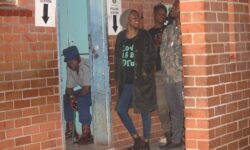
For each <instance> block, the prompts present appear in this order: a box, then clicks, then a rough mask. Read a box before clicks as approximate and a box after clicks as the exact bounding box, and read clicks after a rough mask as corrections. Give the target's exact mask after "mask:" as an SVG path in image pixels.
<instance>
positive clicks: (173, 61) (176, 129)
mask: <svg viewBox="0 0 250 150" xmlns="http://www.w3.org/2000/svg"><path fill="white" fill-rule="evenodd" d="M169 18H172V20H169V22H168V25H167V27H166V28H165V30H164V31H163V35H162V44H161V50H160V55H161V61H162V64H161V66H162V70H163V72H164V74H165V82H166V93H167V94H166V95H167V103H168V106H169V110H170V118H171V124H172V125H171V132H172V137H171V143H172V144H170V145H166V147H165V148H166V149H168V148H173V147H182V145H183V144H182V143H183V141H182V138H183V118H184V104H183V95H182V91H183V90H182V88H183V84H182V47H181V30H180V21H179V1H178V0H176V1H175V2H174V4H173V7H172V10H171V12H170V17H169Z"/></svg>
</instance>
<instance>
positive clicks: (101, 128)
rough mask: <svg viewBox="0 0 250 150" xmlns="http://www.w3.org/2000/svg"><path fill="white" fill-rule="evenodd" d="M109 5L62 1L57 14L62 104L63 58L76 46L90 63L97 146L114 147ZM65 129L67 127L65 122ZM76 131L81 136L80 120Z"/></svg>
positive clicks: (64, 73) (94, 2)
mask: <svg viewBox="0 0 250 150" xmlns="http://www.w3.org/2000/svg"><path fill="white" fill-rule="evenodd" d="M105 3H106V1H104V0H102V1H100V0H86V1H83V0H74V1H71V0H60V1H57V6H58V7H57V8H58V9H57V10H58V11H57V12H58V42H59V44H58V45H59V53H60V54H59V56H60V58H59V60H60V65H59V66H60V67H59V69H60V86H61V87H60V89H61V90H60V91H61V94H60V95H61V104H63V102H62V97H63V95H64V93H65V87H66V83H65V82H66V64H65V63H64V62H63V56H62V55H61V54H62V50H63V49H65V48H67V47H69V46H73V45H75V46H77V47H78V49H79V52H80V55H81V57H84V58H88V59H89V61H90V72H91V75H90V76H91V100H92V124H91V130H92V134H93V137H94V143H95V145H104V146H108V145H110V144H111V137H112V136H111V134H112V132H111V111H110V110H111V94H110V85H109V67H108V49H107V32H106V23H105V19H104V18H105V10H106V8H105V7H106V4H105ZM90 16H91V17H90ZM100 37H102V38H100ZM61 108H62V110H63V106H62V107H61ZM62 112H63V111H62ZM76 116H77V115H76ZM63 126H65V122H64V119H63ZM64 129H65V128H64ZM76 129H77V132H78V133H81V124H79V121H78V119H76ZM63 134H64V131H63ZM65 143H66V142H65ZM66 147H67V145H66ZM67 149H68V148H67Z"/></svg>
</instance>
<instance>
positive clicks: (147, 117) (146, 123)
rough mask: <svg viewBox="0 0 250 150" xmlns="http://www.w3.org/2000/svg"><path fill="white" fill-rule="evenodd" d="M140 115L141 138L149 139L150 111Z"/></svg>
mask: <svg viewBox="0 0 250 150" xmlns="http://www.w3.org/2000/svg"><path fill="white" fill-rule="evenodd" d="M141 117H142V124H143V138H144V139H146V140H149V139H150V131H151V113H150V112H144V113H141Z"/></svg>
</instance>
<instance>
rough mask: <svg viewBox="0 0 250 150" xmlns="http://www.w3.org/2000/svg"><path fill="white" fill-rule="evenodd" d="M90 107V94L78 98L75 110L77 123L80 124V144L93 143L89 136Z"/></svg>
mask: <svg viewBox="0 0 250 150" xmlns="http://www.w3.org/2000/svg"><path fill="white" fill-rule="evenodd" d="M90 106H91V94H90V92H89V93H88V94H87V95H84V96H80V97H79V98H78V99H77V109H78V113H79V122H80V123H81V124H82V137H81V139H80V144H91V143H93V137H92V135H91V130H90V124H91V121H92V116H91V114H90Z"/></svg>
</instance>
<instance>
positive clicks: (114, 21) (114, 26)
mask: <svg viewBox="0 0 250 150" xmlns="http://www.w3.org/2000/svg"><path fill="white" fill-rule="evenodd" d="M117 28H118V26H117V20H116V15H113V29H114V31H115V32H116V31H117Z"/></svg>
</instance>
